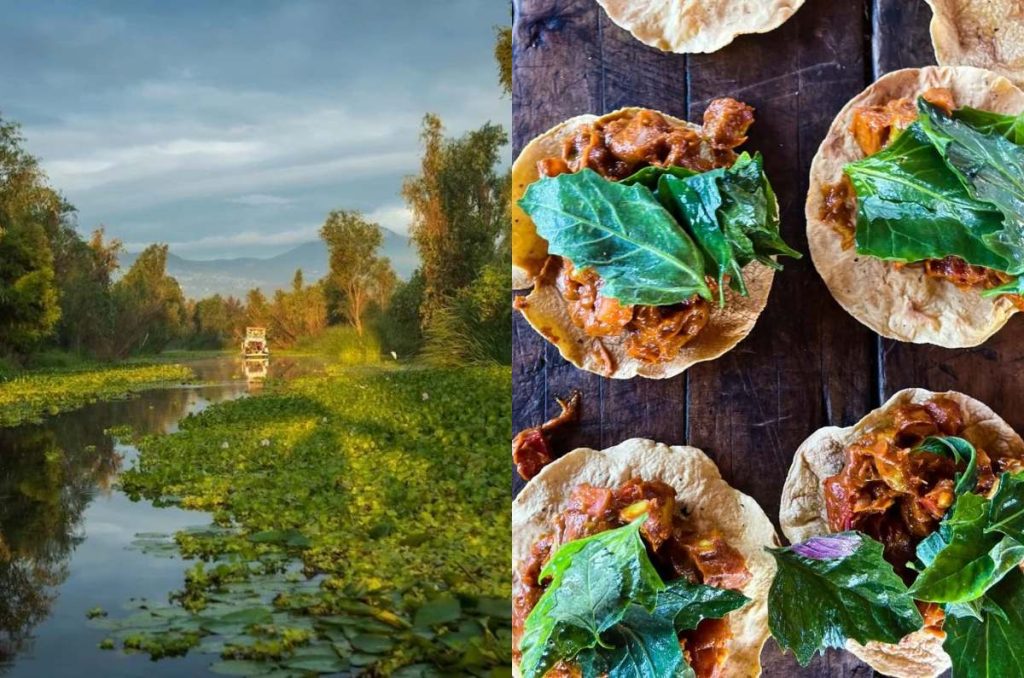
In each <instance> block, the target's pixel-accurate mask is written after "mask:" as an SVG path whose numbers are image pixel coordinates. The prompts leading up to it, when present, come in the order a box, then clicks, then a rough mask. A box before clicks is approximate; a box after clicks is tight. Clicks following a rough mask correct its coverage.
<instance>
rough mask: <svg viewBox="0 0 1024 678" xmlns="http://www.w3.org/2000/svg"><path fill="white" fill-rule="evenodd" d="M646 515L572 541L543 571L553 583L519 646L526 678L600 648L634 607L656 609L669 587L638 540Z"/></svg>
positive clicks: (530, 620)
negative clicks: (603, 636)
mask: <svg viewBox="0 0 1024 678" xmlns="http://www.w3.org/2000/svg"><path fill="white" fill-rule="evenodd" d="M645 520H646V516H643V517H641V518H639V519H637V520H635V521H634V522H632V523H631V524H629V525H626V526H624V527H621V528H618V529H615V530H608V531H606V532H601V533H600V534H597V535H594V536H592V537H588V538H586V539H580V540H577V541H573V542H569V543H568V544H565V545H564V546H562V547H561V548H560V549H559V550H558V551H556V552H555V554H554V556H552V558H551V560H550V561H549V562H548V564H547V565H546V566H545V567H544V570H543V571H542V572H541V578H542V580H550V581H549V583H548V587H547V589H546V590H545V592H544V594H543V595H542V596H541V597H540V600H539V601H538V602H537V605H536V606H535V607H534V608H533V610H532V611H531V612H530V614H529V616H528V617H527V618H526V622H525V625H524V627H523V636H522V638H521V640H520V643H519V647H520V650H521V651H522V653H523V656H522V660H521V662H520V670H521V671H522V673H523V676H524V678H539V677H540V676H543V675H544V673H546V672H547V670H548V669H550V668H551V667H552V666H554V665H555V664H556V663H557V662H558V661H560V660H563V659H566V660H571V659H573V658H575V657H576V656H577V655H578V654H579V653H580V652H582V651H584V650H587V649H589V648H593V647H594V646H595V645H597V644H598V642H599V639H600V636H601V634H602V633H604V632H605V631H607V630H608V629H610V628H611V627H612V626H614V625H615V624H617V623H618V622H619V620H621V619H622V617H623V615H625V613H626V609H627V608H628V607H629V606H630V605H633V604H639V605H641V606H642V607H644V608H647V609H653V608H654V606H655V604H656V603H657V594H658V591H660V590H662V589H663V588H664V587H665V585H664V583H663V582H662V581H661V577H660V576H659V575H658V573H657V571H656V570H655V569H654V566H653V565H652V564H651V562H650V560H649V559H648V557H647V549H646V547H645V546H644V544H643V540H642V539H641V538H640V526H641V525H642V524H643V522H644V521H645Z"/></svg>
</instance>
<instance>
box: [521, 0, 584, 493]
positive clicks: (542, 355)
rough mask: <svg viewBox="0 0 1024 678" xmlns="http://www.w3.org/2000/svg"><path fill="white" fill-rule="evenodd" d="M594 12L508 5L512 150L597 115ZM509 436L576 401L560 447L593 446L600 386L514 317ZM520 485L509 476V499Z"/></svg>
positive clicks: (547, 4)
mask: <svg viewBox="0 0 1024 678" xmlns="http://www.w3.org/2000/svg"><path fill="white" fill-rule="evenodd" d="M599 12H600V9H599V8H598V6H597V4H596V3H594V2H591V1H590V0H525V1H523V2H517V3H516V12H515V23H514V26H513V31H514V34H513V36H514V39H513V49H514V52H513V75H514V77H513V90H512V105H513V110H514V112H515V115H514V116H513V131H512V145H513V151H514V152H515V153H517V154H518V153H519V150H520V149H522V147H523V146H525V145H526V143H528V142H529V140H530V139H532V138H533V137H535V136H537V135H538V134H540V133H542V132H544V131H545V130H547V129H549V128H551V127H553V126H554V125H556V124H558V123H560V122H562V121H563V120H565V119H566V118H570V117H572V116H574V115H580V114H581V113H592V112H594V111H597V110H599V109H600V108H601V104H602V94H601V80H602V71H601V64H600V62H601V48H600V44H599V43H598V41H597V40H596V36H597V32H598V15H599ZM514 316H515V319H514V325H513V338H514V342H515V343H514V344H513V350H512V398H513V400H512V428H513V431H519V430H521V429H523V428H527V427H529V426H536V425H537V424H540V423H542V422H543V421H544V420H545V419H547V418H548V417H549V416H552V415H554V414H556V413H557V412H558V405H557V403H556V402H555V398H556V397H562V396H564V395H568V394H569V393H570V392H571V391H572V389H574V388H578V389H580V390H581V391H582V392H583V394H584V401H583V407H582V411H581V417H580V426H579V427H578V428H576V429H575V430H574V431H573V432H572V433H571V435H570V437H569V439H568V440H566V441H565V445H566V446H567V447H568V448H569V449H571V448H572V447H576V446H580V445H597V444H599V443H600V440H601V420H600V413H601V407H600V397H601V379H600V378H599V377H597V376H595V375H590V374H587V373H585V372H580V371H579V370H576V369H575V368H573V367H572V365H569V364H568V363H566V362H565V361H564V360H562V358H561V356H559V355H558V351H557V350H555V348H554V347H553V346H551V345H550V344H548V343H547V342H546V341H544V340H543V339H542V338H541V337H540V336H539V335H537V333H536V332H534V331H533V329H532V328H531V327H530V326H529V325H528V324H527V323H526V321H525V320H524V319H523V318H522V317H521V316H520V315H519V314H518V313H516V314H514ZM520 487H522V479H521V478H519V476H518V474H516V473H515V472H513V491H514V492H517V491H518V490H519V488H520Z"/></svg>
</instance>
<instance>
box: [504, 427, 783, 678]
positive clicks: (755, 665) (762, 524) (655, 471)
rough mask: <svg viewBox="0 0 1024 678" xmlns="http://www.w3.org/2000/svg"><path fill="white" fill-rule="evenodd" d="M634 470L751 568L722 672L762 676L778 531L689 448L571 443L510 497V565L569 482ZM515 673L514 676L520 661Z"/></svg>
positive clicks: (612, 483)
mask: <svg viewBox="0 0 1024 678" xmlns="http://www.w3.org/2000/svg"><path fill="white" fill-rule="evenodd" d="M635 477H639V478H642V479H643V480H660V481H662V482H664V483H667V484H669V485H671V486H672V487H674V488H675V489H676V500H677V501H678V502H679V505H680V506H682V507H684V508H685V509H686V511H687V515H688V517H689V519H690V520H692V521H693V523H694V525H695V526H696V527H697V529H698V530H702V531H703V530H706V531H711V530H715V531H717V532H718V533H719V534H720V535H721V536H722V537H723V538H724V539H725V540H726V541H728V542H729V544H730V545H731V546H732V547H733V548H735V549H737V550H738V551H739V552H740V553H742V554H743V557H744V559H745V560H746V564H747V569H749V570H750V573H751V575H752V578H751V580H750V582H749V583H748V584H747V585H746V587H744V588H743V594H744V595H746V596H747V597H748V598H750V599H751V602H750V603H748V604H747V605H746V606H745V607H743V608H741V609H739V610H737V611H735V612H732V613H730V614H729V616H728V617H727V619H728V621H729V627H730V629H731V630H732V638H731V639H730V640H729V644H728V648H727V649H728V659H727V660H726V663H725V666H724V667H723V673H722V674H721V675H722V676H723V677H724V678H749V677H751V676H758V675H760V674H761V648H762V646H763V645H764V643H765V641H766V640H767V639H768V635H769V632H768V608H767V604H768V603H767V599H768V589H769V588H770V587H771V583H772V579H773V578H774V577H775V561H774V559H773V558H772V557H771V555H769V554H768V553H767V552H766V551H765V550H764V549H765V547H766V546H777V545H778V536H776V534H775V528H774V527H773V526H772V523H771V521H770V520H769V519H768V516H766V515H765V513H764V511H763V510H761V507H760V506H758V504H757V502H755V501H754V500H753V499H751V498H750V497H748V496H747V495H745V494H743V493H742V492H740V491H738V490H736V489H734V488H732V487H731V486H730V485H729V484H728V483H727V482H725V481H724V480H723V479H722V476H721V474H719V472H718V467H717V466H715V462H713V461H711V459H710V458H708V456H707V455H706V454H704V453H703V452H701V451H700V450H698V449H697V448H695V447H681V446H673V447H669V446H667V445H663V444H661V443H656V442H654V441H653V440H643V439H641V438H633V439H631V440H627V441H625V442H623V443H620V444H618V445H616V446H615V447H610V448H608V449H606V450H600V451H599V450H592V449H586V448H581V449H578V450H574V451H572V452H570V453H569V454H567V455H565V456H564V457H562V458H560V459H558V460H557V461H554V462H552V463H551V464H549V465H548V466H546V467H544V469H543V470H542V471H541V472H540V473H539V474H537V476H536V477H534V478H533V480H531V481H530V482H529V483H527V485H526V487H525V488H523V491H522V492H520V493H519V496H518V497H516V499H515V501H513V502H512V571H513V572H515V571H516V570H517V569H518V567H519V564H520V563H521V562H523V560H525V559H526V558H527V557H529V553H530V547H531V546H532V545H533V543H534V542H535V541H536V540H537V539H538V538H539V537H541V536H542V535H544V534H545V533H546V532H548V531H549V530H550V529H551V520H552V518H553V517H554V516H556V515H557V514H559V513H561V512H562V511H564V510H565V508H566V506H567V505H568V502H569V496H570V494H571V492H572V490H573V488H575V487H576V486H577V485H580V484H581V483H589V484H591V485H594V486H598V487H617V486H619V485H622V484H623V483H625V482H626V481H627V480H629V479H630V478H635ZM513 672H514V673H515V676H516V678H519V676H520V674H519V667H518V666H514V667H513Z"/></svg>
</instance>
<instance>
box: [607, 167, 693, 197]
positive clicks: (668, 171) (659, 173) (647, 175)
mask: <svg viewBox="0 0 1024 678" xmlns="http://www.w3.org/2000/svg"><path fill="white" fill-rule="evenodd" d="M697 174H700V173H699V172H697V171H695V170H692V169H687V168H686V167H679V166H677V165H670V166H668V167H658V166H657V165H648V166H647V167H644V168H642V169H639V170H637V171H636V172H634V173H633V174H631V175H629V176H628V177H626V178H625V179H623V180H621V181H620V182H619V183H620V184H625V185H627V186H632V185H633V184H641V185H643V186H646V187H647V188H649V189H651V190H652V191H654V190H657V188H658V181H660V180H661V178H662V177H663V176H666V175H667V176H673V177H678V178H680V179H686V178H687V177H692V176H696V175H697Z"/></svg>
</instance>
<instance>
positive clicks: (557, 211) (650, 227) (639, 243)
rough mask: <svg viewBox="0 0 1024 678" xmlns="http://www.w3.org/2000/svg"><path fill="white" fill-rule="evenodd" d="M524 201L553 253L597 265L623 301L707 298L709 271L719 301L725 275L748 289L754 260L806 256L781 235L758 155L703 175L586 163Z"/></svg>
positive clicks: (609, 290) (540, 185) (542, 183)
mask: <svg viewBox="0 0 1024 678" xmlns="http://www.w3.org/2000/svg"><path fill="white" fill-rule="evenodd" d="M519 204H520V206H521V207H522V208H523V210H524V211H525V212H526V213H527V214H529V215H530V217H531V218H532V219H533V222H534V224H536V226H537V232H538V234H539V235H540V236H541V237H543V238H544V239H546V240H547V241H548V249H549V251H550V252H552V253H553V254H557V255H559V256H563V257H566V258H567V259H569V260H570V261H572V262H573V265H574V266H576V267H578V268H592V269H594V270H595V271H596V272H597V274H598V275H600V276H601V278H602V279H603V280H604V287H603V288H602V294H604V295H605V296H608V297H612V298H615V299H618V300H619V301H620V302H622V303H624V304H644V305H653V306H661V305H667V304H673V303H678V302H682V301H686V300H688V299H690V298H691V297H693V296H694V295H699V296H701V297H703V298H705V299H710V298H711V291H710V288H709V287H708V285H707V283H706V282H705V280H704V274H705V273H708V274H710V275H712V276H713V277H715V278H716V279H717V280H718V286H719V303H720V304H723V303H724V299H725V297H724V294H725V292H724V288H725V279H726V278H727V277H728V279H729V284H730V286H731V287H732V288H733V289H734V290H736V291H737V292H739V293H740V294H744V295H745V294H746V284H745V282H744V280H743V272H742V269H743V267H744V266H746V265H747V264H749V263H750V262H751V261H755V260H756V261H759V262H761V263H762V264H764V265H766V266H770V267H772V268H775V269H779V268H781V266H780V265H779V264H778V263H777V262H776V261H775V260H774V259H773V257H775V256H779V255H785V256H792V257H800V256H801V255H800V253H799V252H797V251H796V250H794V249H793V248H791V247H789V246H788V245H786V243H785V242H784V241H783V240H782V237H781V235H780V234H779V210H778V203H777V201H776V199H775V194H774V192H773V191H772V188H771V185H770V184H769V183H768V179H767V177H765V175H764V166H763V161H762V159H761V156H760V155H754V156H753V157H751V156H749V155H747V154H746V153H744V154H741V155H740V156H739V158H737V160H736V162H735V163H734V164H733V166H732V167H730V168H719V169H714V170H711V171H709V172H704V173H698V172H694V171H693V170H689V169H686V168H683V167H645V168H643V169H641V170H640V171H638V172H636V173H635V174H633V175H632V176H630V177H627V178H626V179H623V180H622V181H620V182H614V181H609V180H607V179H604V178H602V177H601V176H600V175H598V174H596V173H595V172H593V171H592V170H589V169H584V170H582V171H580V172H577V173H575V174H561V175H558V176H556V177H546V178H542V179H540V180H538V181H536V182H534V183H533V184H531V185H530V187H529V188H527V191H526V195H525V196H524V197H523V198H522V200H520V201H519Z"/></svg>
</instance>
